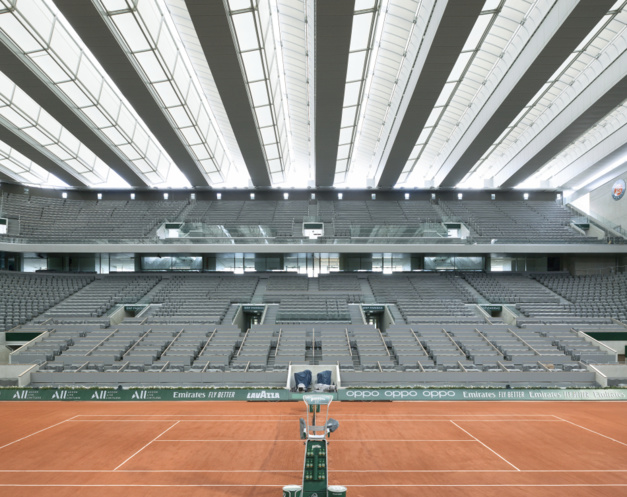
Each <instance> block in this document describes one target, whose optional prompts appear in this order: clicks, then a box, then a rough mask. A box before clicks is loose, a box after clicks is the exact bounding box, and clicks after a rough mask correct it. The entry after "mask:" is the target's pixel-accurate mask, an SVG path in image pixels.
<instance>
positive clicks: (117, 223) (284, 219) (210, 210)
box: [2, 193, 602, 243]
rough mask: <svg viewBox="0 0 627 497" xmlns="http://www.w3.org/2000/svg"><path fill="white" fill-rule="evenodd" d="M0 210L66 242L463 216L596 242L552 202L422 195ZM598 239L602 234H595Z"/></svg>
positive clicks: (336, 233)
mask: <svg viewBox="0 0 627 497" xmlns="http://www.w3.org/2000/svg"><path fill="white" fill-rule="evenodd" d="M2 206H3V214H4V215H6V216H8V217H9V218H11V219H19V223H17V224H18V226H17V228H15V227H14V228H12V233H11V236H12V237H19V238H26V239H28V240H37V241H39V240H45V241H48V242H52V243H67V242H68V241H76V240H81V241H83V242H87V243H96V242H97V241H99V240H109V241H116V242H124V241H126V242H136V241H144V242H148V241H152V242H154V241H156V237H157V228H158V227H159V226H161V224H162V223H164V222H166V221H170V222H173V221H176V222H182V223H185V224H184V226H183V228H182V233H183V234H184V235H185V236H187V237H190V238H195V237H200V238H225V237H229V238H230V239H232V240H237V239H238V238H267V239H273V238H280V239H282V241H283V242H284V241H285V239H289V238H294V239H295V240H297V239H302V223H303V221H305V220H314V219H315V220H319V221H322V222H323V223H325V233H324V235H325V237H324V238H325V239H326V238H329V237H333V238H335V239H339V240H345V239H349V238H350V239H353V241H355V240H357V241H359V240H362V239H370V238H375V239H379V240H393V239H397V238H399V237H401V238H423V239H425V240H426V239H429V238H432V239H436V238H437V239H438V240H437V241H440V239H447V240H448V241H449V242H458V243H463V240H462V239H459V238H448V231H447V228H446V227H445V226H444V224H443V220H447V221H452V220H455V221H456V222H461V223H463V224H464V225H465V226H467V227H468V229H469V230H470V237H469V238H468V241H471V242H473V243H590V242H600V240H598V239H597V238H595V237H587V236H584V235H583V234H581V233H580V232H578V231H576V230H575V229H574V228H573V227H571V226H570V223H571V220H572V219H573V218H575V217H577V216H576V215H575V214H574V213H573V212H571V211H570V210H568V209H567V208H565V207H562V206H560V205H557V204H556V203H555V202H551V201H534V202H531V201H525V202H518V201H496V200H495V201H457V202H451V201H441V202H440V204H439V206H438V205H435V204H432V203H431V202H429V201H426V200H406V201H388V200H373V201H370V200H368V201H365V200H359V201H358V200H335V201H330V200H317V201H313V203H312V204H310V203H309V202H308V201H306V200H197V201H196V200H74V199H65V200H64V199H57V198H49V197H40V196H34V195H25V194H21V193H3V194H2ZM601 241H602V240H601Z"/></svg>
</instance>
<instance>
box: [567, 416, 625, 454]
mask: <svg viewBox="0 0 627 497" xmlns="http://www.w3.org/2000/svg"><path fill="white" fill-rule="evenodd" d="M555 417H556V418H557V419H559V420H560V421H564V422H565V423H570V424H571V425H573V426H576V427H577V428H581V429H582V430H586V431H589V432H590V433H594V434H595V435H599V436H600V437H603V438H607V439H608V440H611V441H612V442H616V443H617V444H621V445H624V446H626V447H627V443H625V442H621V441H620V440H616V439H615V438H612V437H608V436H607V435H603V433H599V432H598V431H594V430H591V429H590V428H586V427H585V426H581V425H578V424H577V423H573V422H572V421H568V420H567V419H563V418H560V417H559V416H555Z"/></svg>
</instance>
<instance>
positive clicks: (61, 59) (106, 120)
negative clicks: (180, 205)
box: [0, 0, 189, 187]
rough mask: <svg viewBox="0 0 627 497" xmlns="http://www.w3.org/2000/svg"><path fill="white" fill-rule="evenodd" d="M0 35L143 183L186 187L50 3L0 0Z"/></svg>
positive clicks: (177, 172) (127, 104) (133, 112)
mask: <svg viewBox="0 0 627 497" xmlns="http://www.w3.org/2000/svg"><path fill="white" fill-rule="evenodd" d="M115 3H117V4H119V3H120V2H119V1H115ZM0 38H1V39H2V41H3V42H4V43H5V44H6V45H7V46H8V47H9V48H11V49H12V50H13V52H14V53H15V54H16V55H17V56H18V57H19V58H20V59H21V60H22V61H24V62H25V63H26V64H27V65H28V66H29V67H30V68H31V69H32V70H33V71H34V72H35V74H37V75H38V76H39V78H40V79H41V80H42V81H44V82H45V83H46V84H47V85H48V86H49V87H50V88H51V89H52V91H54V92H55V93H56V94H57V95H59V97H60V98H62V99H63V100H64V101H65V102H66V103H67V104H68V106H69V107H70V108H71V109H72V110H73V111H74V112H75V113H76V114H77V115H78V117H80V118H81V119H82V120H83V122H85V124H86V125H87V126H89V127H90V128H91V129H92V130H94V131H95V132H96V133H97V134H98V135H99V136H100V137H101V138H102V139H103V140H104V141H105V142H106V143H108V144H109V145H110V146H111V148H112V149H113V150H115V151H116V152H117V153H118V155H120V157H122V158H123V159H124V160H125V161H126V163H127V164H128V165H129V167H130V168H131V169H133V170H134V171H135V172H136V173H137V174H138V175H139V176H140V177H142V178H143V179H144V180H145V181H146V182H147V183H148V184H149V185H151V186H174V187H176V186H189V182H188V181H187V180H186V179H185V177H184V176H183V175H182V173H181V172H180V171H179V170H178V168H177V167H176V165H174V164H173V163H172V160H171V159H170V158H169V157H168V155H167V154H166V152H165V151H164V150H163V149H162V147H161V146H160V144H159V143H158V142H157V140H156V139H155V138H154V136H153V135H152V133H151V132H150V130H149V129H148V127H147V126H146V125H145V123H143V122H142V120H141V119H140V118H139V116H138V115H137V114H136V112H135V111H134V110H133V108H132V107H131V105H130V104H129V103H128V102H127V101H126V99H125V98H124V97H122V96H121V93H120V91H119V90H118V88H117V87H116V86H115V85H114V84H113V82H112V81H111V79H110V78H109V77H108V76H107V75H106V74H105V71H104V70H103V69H102V67H101V66H100V65H99V64H98V62H97V61H96V59H95V58H94V57H93V55H92V54H91V53H90V52H89V50H88V49H87V48H86V47H85V46H84V44H83V43H82V42H81V41H80V38H79V37H78V35H77V34H76V33H75V32H74V31H73V29H72V28H71V26H69V24H68V23H67V21H66V20H65V18H64V17H63V16H62V15H61V14H60V12H59V11H58V10H57V8H56V7H55V5H54V4H53V2H51V1H50V0H38V1H34V0H0Z"/></svg>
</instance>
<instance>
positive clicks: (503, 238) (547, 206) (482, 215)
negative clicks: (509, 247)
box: [440, 200, 598, 243]
mask: <svg viewBox="0 0 627 497" xmlns="http://www.w3.org/2000/svg"><path fill="white" fill-rule="evenodd" d="M440 205H441V206H442V208H443V210H445V211H446V212H447V213H449V214H450V215H451V216H452V217H454V218H456V219H459V220H460V221H461V222H463V223H464V224H465V225H466V226H468V228H469V229H470V230H471V235H472V237H473V239H474V240H475V241H476V242H477V243H573V242H574V243H588V242H598V240H597V239H596V238H591V237H586V236H584V235H582V234H581V233H579V232H577V231H576V230H574V229H573V228H572V227H570V226H569V224H570V220H571V219H572V218H573V217H575V216H574V215H573V214H572V213H571V212H570V211H569V210H567V209H566V208H565V207H562V206H560V205H557V204H556V203H555V202H528V201H523V202H518V201H509V202H508V201H504V202H498V201H494V200H493V201H481V200H477V201H461V200H460V201H457V202H450V201H449V202H444V201H443V202H440Z"/></svg>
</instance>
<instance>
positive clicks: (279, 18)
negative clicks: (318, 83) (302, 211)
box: [270, 0, 315, 188]
mask: <svg viewBox="0 0 627 497" xmlns="http://www.w3.org/2000/svg"><path fill="white" fill-rule="evenodd" d="M270 5H271V13H272V21H273V26H274V28H273V32H274V33H275V37H274V38H275V43H274V50H275V51H276V52H277V53H278V54H280V55H279V57H280V58H279V60H278V62H279V68H280V67H281V64H282V69H281V70H280V72H279V77H280V78H281V73H284V75H285V76H284V79H285V81H284V85H285V95H286V97H287V102H286V103H287V116H288V118H289V120H288V123H289V131H290V134H289V138H290V140H289V144H290V147H291V153H290V158H291V159H292V161H291V164H288V169H287V171H286V182H285V186H293V187H296V188H304V187H306V186H308V183H309V181H311V180H312V179H313V178H314V177H315V174H314V167H313V140H310V135H311V133H312V130H313V127H314V122H315V115H314V109H315V106H314V105H313V98H314V88H313V87H314V85H313V84H309V82H310V81H312V82H313V80H314V57H313V53H314V50H315V48H314V34H315V33H314V29H313V25H312V24H311V23H309V22H307V19H308V17H309V16H310V14H309V13H308V9H313V3H312V2H304V1H302V0H271V2H270ZM310 17H311V19H313V17H314V16H313V13H312V15H311V16H310ZM281 61H282V62H281Z"/></svg>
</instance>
